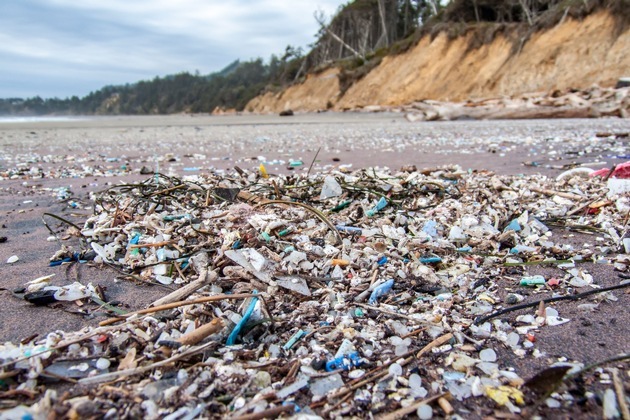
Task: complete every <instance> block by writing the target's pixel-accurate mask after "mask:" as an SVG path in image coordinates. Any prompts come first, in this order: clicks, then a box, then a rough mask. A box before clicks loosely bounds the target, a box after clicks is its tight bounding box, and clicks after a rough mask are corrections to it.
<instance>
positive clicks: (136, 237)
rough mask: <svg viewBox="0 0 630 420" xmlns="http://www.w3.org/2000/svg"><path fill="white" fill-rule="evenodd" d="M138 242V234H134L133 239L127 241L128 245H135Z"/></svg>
mask: <svg viewBox="0 0 630 420" xmlns="http://www.w3.org/2000/svg"><path fill="white" fill-rule="evenodd" d="M138 242H140V233H138V232H136V233H134V234H133V237H132V238H131V239H129V245H137V244H138Z"/></svg>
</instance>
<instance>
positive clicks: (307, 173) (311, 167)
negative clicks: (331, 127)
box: [306, 146, 322, 178]
mask: <svg viewBox="0 0 630 420" xmlns="http://www.w3.org/2000/svg"><path fill="white" fill-rule="evenodd" d="M320 150H322V147H321V146H320V147H319V149H317V153H315V157H314V158H313V160H312V161H311V166H309V167H308V171H307V172H306V178H308V176H309V175H310V174H311V169H313V165H314V164H315V161H316V160H317V156H319V151H320Z"/></svg>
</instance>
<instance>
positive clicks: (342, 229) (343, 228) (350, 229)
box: [335, 225, 363, 235]
mask: <svg viewBox="0 0 630 420" xmlns="http://www.w3.org/2000/svg"><path fill="white" fill-rule="evenodd" d="M335 227H336V228H337V230H338V231H339V232H348V233H356V234H359V235H360V234H361V233H362V232H363V229H361V228H358V227H354V226H344V225H337V226H335Z"/></svg>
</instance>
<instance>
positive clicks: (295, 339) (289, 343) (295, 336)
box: [282, 329, 308, 350]
mask: <svg viewBox="0 0 630 420" xmlns="http://www.w3.org/2000/svg"><path fill="white" fill-rule="evenodd" d="M306 334H308V332H307V331H304V330H301V329H300V330H297V331H296V332H295V334H293V335H292V336H291V338H289V340H288V341H287V342H286V344H285V345H284V346H282V348H283V349H285V350H290V349H291V347H293V346H294V345H295V343H297V342H298V340H300V339H301V338H302V337H304V336H305V335H306Z"/></svg>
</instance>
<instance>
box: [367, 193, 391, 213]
mask: <svg viewBox="0 0 630 420" xmlns="http://www.w3.org/2000/svg"><path fill="white" fill-rule="evenodd" d="M385 206H387V199H386V198H385V197H381V199H380V200H378V203H376V205H375V206H374V207H373V208H372V209H370V210H368V211H367V212H366V214H367V215H368V216H369V217H372V216H374V215H375V214H376V213H378V212H379V211H381V210H383V209H384V208H385Z"/></svg>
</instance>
